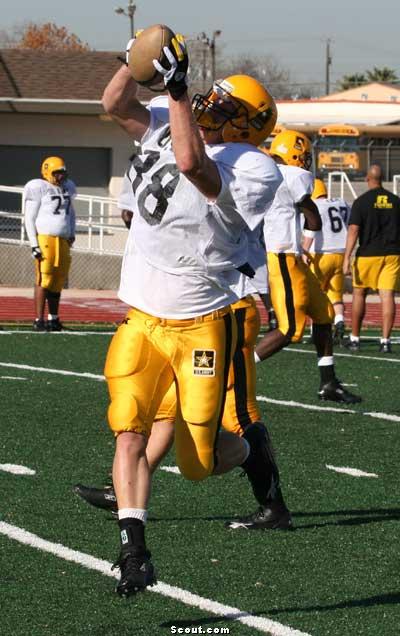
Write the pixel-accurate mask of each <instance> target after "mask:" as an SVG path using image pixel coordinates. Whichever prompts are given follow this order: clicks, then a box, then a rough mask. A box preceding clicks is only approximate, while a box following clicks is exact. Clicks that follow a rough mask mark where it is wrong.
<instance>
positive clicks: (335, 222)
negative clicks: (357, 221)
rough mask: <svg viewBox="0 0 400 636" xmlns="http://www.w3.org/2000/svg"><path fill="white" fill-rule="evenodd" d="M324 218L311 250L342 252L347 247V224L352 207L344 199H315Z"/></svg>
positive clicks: (319, 252)
mask: <svg viewBox="0 0 400 636" xmlns="http://www.w3.org/2000/svg"><path fill="white" fill-rule="evenodd" d="M314 203H315V204H316V206H317V207H318V210H319V213H320V215H321V220H322V229H321V230H320V231H319V232H317V233H316V235H315V239H314V241H313V242H312V244H311V247H310V250H309V251H310V252H315V253H317V254H340V253H343V252H344V251H345V249H346V238H347V224H348V221H349V216H350V207H349V206H348V205H347V203H346V201H344V200H343V199H324V198H319V199H316V200H315V201H314Z"/></svg>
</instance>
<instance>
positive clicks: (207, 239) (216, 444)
mask: <svg viewBox="0 0 400 636" xmlns="http://www.w3.org/2000/svg"><path fill="white" fill-rule="evenodd" d="M164 53H165V55H166V58H167V59H168V63H166V64H167V66H168V68H163V67H161V66H160V65H158V66H157V70H158V71H159V72H160V73H162V75H163V77H164V83H165V87H166V89H167V92H168V106H169V117H170V121H169V123H167V124H166V123H165V120H163V117H160V116H159V113H158V112H157V107H156V106H155V107H154V108H152V107H151V105H150V109H146V108H145V107H144V106H143V105H142V104H141V103H140V102H139V100H138V99H137V97H136V93H137V85H136V82H135V81H134V80H133V78H132V76H131V74H130V71H129V69H128V68H127V67H125V66H123V67H121V69H120V70H119V71H117V73H116V74H115V75H114V77H113V78H112V79H111V81H110V82H109V84H108V85H107V87H106V89H105V92H104V95H103V105H104V108H105V110H106V112H107V113H109V114H110V115H112V116H113V118H114V119H115V121H116V122H117V123H118V124H119V125H120V126H121V127H122V128H123V129H124V130H125V131H126V132H127V133H128V135H129V136H130V137H131V138H133V139H135V140H137V141H140V143H141V149H142V151H141V154H139V155H137V156H136V157H135V159H134V161H133V162H132V165H131V169H130V172H129V178H130V180H131V183H132V190H133V192H134V195H135V206H136V207H135V210H134V214H133V218H132V224H131V229H130V232H129V236H128V241H127V245H126V248H125V254H124V259H123V266H122V272H121V285H120V290H119V297H120V298H121V299H122V300H123V301H124V302H126V303H127V304H128V305H131V307H132V309H131V310H130V311H129V312H128V314H127V316H126V319H125V320H124V322H123V324H122V325H121V326H120V327H119V329H118V331H117V333H116V334H115V336H114V338H113V340H112V342H111V345H110V348H109V351H108V355H107V360H106V365H105V375H106V378H107V382H108V388H109V393H110V398H111V403H110V407H109V411H108V419H109V424H110V427H111V429H112V431H113V432H114V434H115V436H116V450H115V458H114V464H113V484H114V488H115V492H116V497H117V502H118V518H119V527H120V539H121V551H120V556H119V559H118V562H117V565H118V567H119V569H120V573H121V577H120V580H119V582H118V584H117V592H118V594H120V595H121V596H130V595H132V594H134V593H136V592H137V591H138V590H143V589H145V588H146V587H147V586H148V585H152V584H153V583H154V582H155V574H154V568H153V565H152V563H151V560H150V557H151V555H150V553H149V551H148V550H147V547H146V541H145V522H146V517H147V502H148V498H149V494H150V483H151V474H150V470H149V465H148V461H147V457H146V446H147V438H148V436H149V433H150V429H151V425H152V423H153V420H154V418H155V416H156V413H157V411H158V409H159V406H160V404H161V400H162V398H163V396H164V395H165V394H166V393H167V391H168V389H169V388H170V386H171V385H172V384H173V383H174V384H175V385H176V388H177V395H178V404H177V418H176V422H175V448H176V455H177V461H178V465H179V468H180V470H181V472H182V473H183V475H184V476H185V477H186V478H189V479H192V480H200V479H204V478H205V477H207V476H209V475H211V474H212V473H213V472H215V471H216V470H218V471H219V472H224V471H226V470H229V469H230V468H232V467H234V466H235V465H239V464H242V463H243V461H244V460H245V459H246V456H247V455H248V444H247V443H246V442H245V440H243V438H241V437H239V436H237V435H232V434H229V433H225V435H224V436H222V435H220V436H218V435H217V433H218V428H219V423H220V419H221V417H222V407H223V404H224V397H225V388H226V382H227V378H228V372H229V366H230V360H231V356H232V352H233V350H234V347H235V341H236V324H235V322H234V319H233V314H232V312H231V309H230V305H231V304H232V303H234V302H236V301H237V300H238V297H237V296H236V294H235V293H234V292H233V291H232V284H233V282H234V281H235V280H237V279H238V277H239V276H240V271H246V270H247V271H249V270H248V267H249V266H248V263H247V255H248V241H247V237H246V233H245V230H246V228H248V229H250V230H253V229H255V228H256V227H257V226H258V225H259V223H260V222H261V221H262V217H263V208H264V206H265V207H268V205H269V203H270V202H271V201H272V199H273V196H274V194H275V192H276V189H277V187H278V184H279V182H280V180H281V177H280V175H279V172H278V170H277V169H276V166H275V165H274V163H273V162H271V160H269V159H268V158H267V157H265V155H263V154H262V153H261V152H259V151H258V150H257V149H256V146H257V145H258V144H259V143H260V142H261V140H262V139H264V138H265V137H267V136H268V134H269V132H270V131H271V130H272V128H273V126H274V123H275V120H276V108H275V104H274V101H273V99H272V98H271V96H270V95H269V93H268V92H267V91H266V90H265V89H264V88H263V87H262V86H261V85H260V84H259V83H258V82H256V81H255V80H253V79H252V78H250V77H247V76H232V77H230V78H227V79H226V80H224V81H223V82H221V83H218V85H214V86H213V87H212V89H211V90H210V91H209V92H208V93H207V94H206V95H197V96H195V98H194V116H193V112H192V105H191V102H190V100H189V98H188V96H187V85H186V73H187V68H188V56H187V53H186V49H185V46H184V44H183V42H182V39H181V38H179V39H178V37H176V38H174V40H173V41H172V43H171V45H170V47H165V48H164ZM155 291H156V293H155Z"/></svg>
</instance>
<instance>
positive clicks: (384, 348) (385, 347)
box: [379, 342, 392, 353]
mask: <svg viewBox="0 0 400 636" xmlns="http://www.w3.org/2000/svg"><path fill="white" fill-rule="evenodd" d="M379 353H392V345H391V343H390V342H381V344H380V345H379Z"/></svg>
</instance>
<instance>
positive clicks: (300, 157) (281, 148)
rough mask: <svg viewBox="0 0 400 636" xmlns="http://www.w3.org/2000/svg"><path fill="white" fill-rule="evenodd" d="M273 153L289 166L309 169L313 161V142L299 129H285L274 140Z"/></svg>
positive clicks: (271, 150)
mask: <svg viewBox="0 0 400 636" xmlns="http://www.w3.org/2000/svg"><path fill="white" fill-rule="evenodd" d="M269 151H270V154H271V155H276V156H277V157H280V158H281V159H282V161H284V162H285V164H286V165H288V166H297V167H299V168H304V169H305V170H309V169H310V168H311V163H312V154H311V142H310V140H309V138H308V137H306V135H305V134H304V133H302V132H298V131H297V130H284V131H282V132H281V133H279V134H278V135H276V137H274V139H273V140H272V143H271V147H270V149H269Z"/></svg>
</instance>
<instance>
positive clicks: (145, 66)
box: [127, 24, 175, 87]
mask: <svg viewBox="0 0 400 636" xmlns="http://www.w3.org/2000/svg"><path fill="white" fill-rule="evenodd" d="M174 37H175V34H174V32H173V31H172V30H171V29H170V28H169V27H167V26H165V24H154V25H153V26H151V27H148V29H144V30H143V31H139V32H138V33H137V35H136V37H135V39H134V40H133V41H132V42H131V43H130V47H129V49H128V51H127V63H128V66H129V70H130V72H131V74H132V77H133V79H134V80H135V81H136V82H137V83H138V84H140V85H141V86H147V87H149V86H155V85H156V84H160V83H161V82H163V80H164V78H163V76H162V75H161V74H160V73H159V71H158V70H157V69H156V68H155V66H154V64H153V60H157V61H158V62H159V64H160V65H161V66H163V67H164V66H169V62H168V59H167V58H166V56H165V53H164V48H165V47H167V48H169V47H170V46H171V43H172V40H173V39H174ZM127 48H128V47H127Z"/></svg>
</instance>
